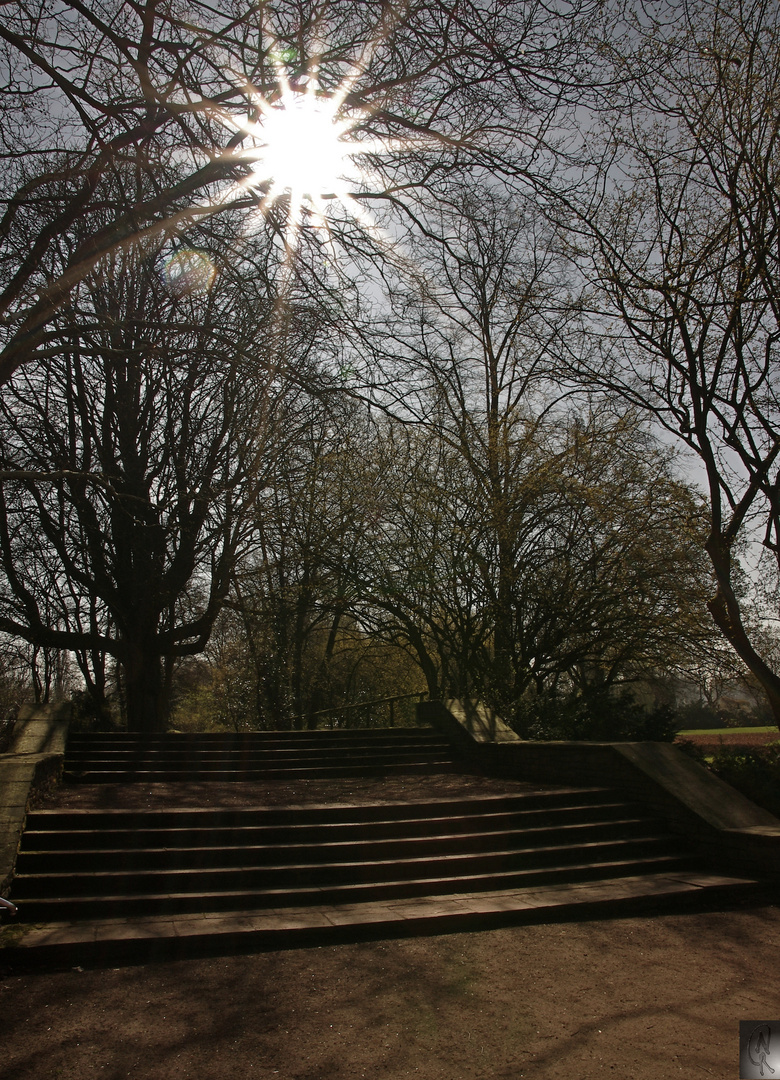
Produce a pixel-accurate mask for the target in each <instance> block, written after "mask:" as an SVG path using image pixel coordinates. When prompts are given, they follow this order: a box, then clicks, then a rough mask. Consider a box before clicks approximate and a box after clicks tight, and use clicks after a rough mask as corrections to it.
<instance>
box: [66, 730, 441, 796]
mask: <svg viewBox="0 0 780 1080" xmlns="http://www.w3.org/2000/svg"><path fill="white" fill-rule="evenodd" d="M454 770H455V761H454V758H453V754H452V748H451V746H450V744H449V743H448V742H447V741H446V740H445V739H442V738H441V736H439V735H436V734H435V733H433V732H431V731H430V729H427V728H399V729H378V730H376V731H368V732H351V731H338V730H336V731H311V732H308V731H295V732H273V731H266V732H241V733H235V734H230V733H226V734H216V735H214V734H206V735H200V734H169V735H158V736H144V737H141V736H136V735H117V736H100V735H79V736H72V737H71V738H70V739H69V740H68V747H67V753H66V755H65V778H66V780H69V781H71V782H76V783H89V784H104V783H133V782H136V783H170V782H176V781H179V780H186V781H213V782H215V783H231V782H238V781H243V782H245V781H260V780H274V779H283V778H288V779H329V778H357V777H382V776H393V775H402V774H404V773H408V774H410V775H414V774H417V775H419V774H421V773H440V772H452V771H454Z"/></svg>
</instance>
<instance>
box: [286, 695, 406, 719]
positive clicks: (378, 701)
mask: <svg viewBox="0 0 780 1080" xmlns="http://www.w3.org/2000/svg"><path fill="white" fill-rule="evenodd" d="M427 696H428V691H427V690H416V691H415V692H414V693H413V694H396V695H395V696H394V697H384V698H374V700H373V701H356V702H355V703H354V704H353V705H337V706H335V707H334V708H332V709H318V710H317V712H314V713H309V715H308V716H296V717H295V719H296V720H308V719H310V718H311V719H314V718H315V717H320V716H328V715H330V714H333V713H337V714H340V713H343V712H348V711H349V710H350V709H365V708H368V706H369V705H385V704H387V703H388V702H389V703H390V724H391V726H395V716H394V712H393V704H394V703H395V702H396V701H408V700H409V698H419V699H420V701H422V700H423V698H426V697H427Z"/></svg>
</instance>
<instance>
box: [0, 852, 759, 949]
mask: <svg viewBox="0 0 780 1080" xmlns="http://www.w3.org/2000/svg"><path fill="white" fill-rule="evenodd" d="M760 900H761V896H760V893H758V892H757V888H756V883H755V882H753V881H751V880H749V879H746V878H740V877H735V876H727V875H719V874H711V873H707V872H696V871H687V872H686V871H680V872H677V871H659V872H656V873H649V872H648V873H643V874H640V875H635V876H619V877H609V876H606V877H603V878H602V879H600V880H595V881H579V882H559V883H552V884H551V883H547V884H544V885H539V884H527V885H526V886H525V887H523V886H513V887H510V888H499V889H492V890H488V889H485V890H482V891H479V892H473V891H469V892H465V891H464V892H461V893H457V894H455V893H451V894H449V895H446V896H442V895H427V894H421V895H419V896H415V897H407V898H405V899H402V900H397V899H396V900H363V901H353V902H343V903H328V902H321V903H317V904H315V905H300V906H289V907H284V908H267V909H264V910H256V909H248V910H234V911H227V912H225V911H214V910H212V911H210V912H208V913H205V914H183V913H182V914H167V915H151V914H147V915H146V916H139V915H133V916H130V917H124V918H118V919H111V918H97V919H93V920H91V921H89V922H87V921H84V922H77V923H71V922H61V923H53V924H49V925H47V926H33V925H19V926H14V927H4V928H3V929H2V930H0V939H1V940H0V944H2V945H4V946H5V948H4V951H3V957H4V960H5V962H6V963H9V964H11V965H13V966H14V968H15V969H17V970H23V969H24V968H25V967H29V968H35V967H36V966H45V965H68V964H73V963H78V964H117V963H139V962H144V961H150V960H162V959H176V958H190V957H193V956H204V955H225V954H227V953H230V952H238V951H240V952H248V951H258V950H263V949H276V948H280V947H287V948H294V947H303V946H312V945H324V944H331V943H336V942H344V941H360V940H366V939H371V938H373V939H381V938H389V937H404V936H410V935H415V934H432V933H445V932H454V931H468V930H472V931H473V930H483V929H490V928H493V927H498V926H507V925H523V924H532V923H538V922H550V921H566V920H581V919H584V918H599V917H602V918H604V917H615V916H618V915H632V914H643V913H647V912H658V911H663V912H669V911H682V910H690V909H694V910H706V909H707V908H712V907H716V906H720V905H722V904H724V903H728V904H731V905H733V904H737V903H745V902H748V903H749V902H760Z"/></svg>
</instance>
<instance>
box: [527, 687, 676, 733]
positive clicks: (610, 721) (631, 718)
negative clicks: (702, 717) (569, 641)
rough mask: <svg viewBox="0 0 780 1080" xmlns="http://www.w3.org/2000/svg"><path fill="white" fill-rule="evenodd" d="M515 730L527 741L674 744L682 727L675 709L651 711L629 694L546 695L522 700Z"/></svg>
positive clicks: (666, 706) (604, 692)
mask: <svg viewBox="0 0 780 1080" xmlns="http://www.w3.org/2000/svg"><path fill="white" fill-rule="evenodd" d="M514 727H515V729H516V730H517V732H518V733H519V734H520V735H522V736H523V737H524V738H527V739H542V740H548V739H582V740H586V741H588V742H634V741H643V740H650V741H652V742H672V741H673V739H674V737H675V735H676V734H677V731H678V730H679V727H680V722H679V719H678V717H677V714H676V713H675V711H674V709H672V708H670V707H669V706H668V705H658V706H656V707H655V708H654V709H648V708H646V707H645V706H644V705H642V704H640V703H639V702H638V701H637V700H636V698H635V697H634V695H633V694H632V693H630V692H629V691H624V692H622V693H620V694H615V693H613V692H610V691H600V692H595V693H591V694H587V695H576V696H574V695H572V696H570V697H568V698H566V697H562V696H560V695H554V694H550V695H545V696H544V697H541V698H534V699H532V700H530V701H523V702H521V703H520V706H519V708H518V710H517V713H516V719H515V723H514Z"/></svg>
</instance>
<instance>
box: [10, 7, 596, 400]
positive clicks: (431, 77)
mask: <svg viewBox="0 0 780 1080" xmlns="http://www.w3.org/2000/svg"><path fill="white" fill-rule="evenodd" d="M597 7H598V5H597V4H593V3H590V0H581V2H580V3H567V4H561V5H560V6H558V5H550V4H549V3H546V2H544V0H534V2H533V3H527V2H525V0H522V2H521V0H509V2H507V0H487V2H485V0H479V2H472V0H425V2H423V0H403V2H402V0H398V2H396V0H383V2H382V3H381V4H375V5H369V4H365V3H363V2H362V0H303V2H301V0H279V2H277V3H274V4H266V3H260V4H241V3H230V4H225V5H222V6H213V5H206V4H200V3H196V4H194V5H193V4H185V3H183V2H182V3H179V2H174V3H165V4H163V3H160V2H159V0H143V2H141V3H137V4H124V3H120V2H119V0H102V2H101V3H96V4H88V5H85V4H82V3H75V2H74V3H59V4H57V5H55V6H53V7H52V6H51V5H50V4H48V3H46V2H44V0H13V2H8V3H5V4H3V5H2V10H3V18H2V20H0V145H1V146H2V154H3V158H4V170H3V174H2V177H1V178H0V199H1V200H2V203H1V205H2V213H1V214H0V272H2V278H3V283H4V284H3V289H2V292H0V316H1V317H2V319H3V324H2V325H3V331H2V341H1V342H0V346H1V348H2V351H0V382H5V381H6V380H7V379H8V378H9V377H10V376H11V375H12V373H13V372H14V371H15V370H16V369H17V367H18V366H19V365H20V364H22V363H25V362H28V361H30V360H31V359H34V358H35V357H43V356H45V355H46V349H47V327H48V325H49V323H50V321H51V320H52V318H53V317H54V315H55V314H56V312H57V311H58V310H59V309H60V308H61V307H62V306H63V305H65V304H67V303H68V299H69V297H70V295H71V292H72V290H73V289H74V288H75V287H76V286H77V285H78V284H79V282H81V281H82V280H84V278H85V277H86V276H87V275H89V274H91V273H92V272H93V270H94V269H95V268H96V266H98V264H99V263H100V261H101V260H102V259H103V258H104V257H106V256H107V255H109V254H111V253H113V252H116V251H118V250H121V249H122V248H124V247H126V246H127V245H128V244H131V245H132V244H136V243H140V244H142V245H144V244H148V243H149V242H150V241H153V240H156V239H158V238H159V237H160V236H161V235H162V236H171V235H175V234H176V233H178V232H181V231H182V230H186V229H187V228H188V227H190V226H191V225H192V224H193V223H197V222H202V221H203V220H206V219H208V218H209V217H211V216H212V215H214V214H215V213H221V212H223V211H224V210H225V209H230V208H235V207H244V208H247V209H250V208H253V207H256V206H257V205H258V203H259V202H261V201H262V200H263V198H264V196H265V194H267V192H268V187H269V184H268V181H267V180H266V179H265V178H263V177H262V175H258V174H256V173H255V172H254V171H253V165H254V164H255V162H256V161H257V159H258V157H259V156H262V136H261V137H260V138H259V140H258V139H257V138H255V137H254V136H253V135H252V134H248V133H247V121H249V122H250V123H249V126H250V128H251V122H253V121H255V120H257V119H259V118H261V113H260V112H259V111H258V105H257V99H258V97H261V98H264V99H265V101H266V102H267V104H268V105H271V106H273V105H278V104H279V98H280V93H281V87H280V85H279V84H280V72H283V73H284V78H285V79H286V80H287V81H288V83H289V84H290V85H291V86H292V87H293V88H298V89H301V88H302V87H303V85H304V83H305V82H306V81H307V80H311V79H314V78H315V77H316V78H317V79H318V80H319V84H320V86H321V88H322V91H323V92H324V93H325V94H326V95H334V94H338V95H341V97H342V98H343V105H342V112H343V114H344V115H345V116H346V117H348V118H351V119H350V123H353V125H354V129H353V132H352V138H353V140H354V142H355V144H356V145H358V144H362V145H363V146H364V147H365V148H366V150H365V153H362V151H361V153H360V154H359V155H358V156H359V157H360V159H361V161H362V163H363V164H364V165H365V166H366V168H367V169H368V170H369V172H370V176H371V179H370V180H368V179H366V180H365V182H363V183H358V184H357V185H356V186H355V188H354V190H353V191H352V193H351V194H352V197H353V200H355V201H354V202H353V205H358V204H359V205H360V206H362V207H363V209H364V210H365V209H366V208H367V207H370V206H376V205H378V204H382V205H384V206H386V207H388V208H390V207H398V206H401V205H403V204H404V203H405V201H407V200H408V201H409V202H410V205H413V204H414V202H415V197H416V193H417V195H419V199H418V201H419V202H422V203H424V202H425V201H426V200H429V198H430V195H431V192H435V191H436V188H437V186H439V185H441V186H444V185H446V183H447V182H448V178H449V177H450V176H452V175H455V174H457V173H462V172H463V171H464V170H465V171H468V172H472V173H474V175H475V177H479V176H484V174H485V172H486V171H490V172H491V173H496V172H497V171H500V172H503V173H504V174H505V175H506V176H513V177H527V176H528V175H529V173H530V172H533V170H534V168H535V165H534V162H535V161H536V160H537V159H538V157H539V153H540V151H541V150H543V149H545V148H546V147H547V145H548V142H549V141H550V140H549V132H550V123H551V116H552V115H553V114H554V113H555V111H556V110H557V109H558V108H559V106H560V104H561V102H562V101H564V100H567V99H568V100H572V99H573V98H575V97H576V95H577V94H581V93H582V86H583V83H584V82H587V78H586V75H585V68H586V67H587V65H585V64H584V63H583V60H582V56H581V50H580V49H579V44H580V42H581V40H582V30H583V22H584V20H585V19H586V17H587V16H588V9H589V8H594V9H595V8H597ZM258 144H260V147H261V148H260V150H258ZM133 170H136V171H137V172H140V173H143V174H145V175H146V176H147V178H148V183H147V185H145V187H143V189H139V188H137V187H136V188H134V189H133V190H132V191H130V192H126V193H121V192H120V191H118V188H117V183H116V181H117V175H118V174H126V173H127V172H128V171H129V172H132V171H133ZM364 175H367V174H366V173H364ZM107 211H108V213H107ZM77 221H78V222H81V223H83V224H84V226H85V228H84V230H83V234H82V239H81V240H80V242H79V243H78V244H76V245H73V244H70V243H68V242H67V241H66V240H65V237H66V236H68V235H70V234H71V231H72V226H73V225H74V223H75V222H77ZM355 222H356V219H355V216H354V215H351V214H341V215H339V214H338V213H337V214H335V216H334V218H333V222H332V229H331V231H332V233H333V235H334V236H335V237H336V238H337V239H338V238H339V237H340V238H341V239H342V240H343V241H344V244H345V245H346V248H347V249H350V248H351V247H352V246H353V244H357V249H358V250H360V246H361V243H362V241H361V242H358V241H357V240H356V239H355V238H356V236H357V235H358V233H359V232H360V230H356V229H355V227H354V226H355ZM363 237H364V239H365V232H364V233H363Z"/></svg>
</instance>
